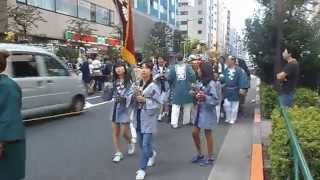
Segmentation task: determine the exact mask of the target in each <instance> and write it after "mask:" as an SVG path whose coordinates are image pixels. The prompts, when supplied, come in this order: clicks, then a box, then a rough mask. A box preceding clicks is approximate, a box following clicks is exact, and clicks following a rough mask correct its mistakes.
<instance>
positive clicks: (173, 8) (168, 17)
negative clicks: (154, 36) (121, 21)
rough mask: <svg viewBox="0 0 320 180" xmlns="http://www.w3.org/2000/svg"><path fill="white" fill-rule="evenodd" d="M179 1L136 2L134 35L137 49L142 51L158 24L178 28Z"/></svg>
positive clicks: (147, 0) (136, 0) (155, 0)
mask: <svg viewBox="0 0 320 180" xmlns="http://www.w3.org/2000/svg"><path fill="white" fill-rule="evenodd" d="M177 4H178V0H134V25H135V26H134V34H135V42H136V49H137V50H141V49H142V48H143V46H144V43H145V42H146V41H147V39H148V34H149V33H150V30H151V29H152V28H153V26H154V24H155V23H156V22H164V23H167V24H168V25H169V26H170V27H172V28H173V29H175V28H176V14H177Z"/></svg>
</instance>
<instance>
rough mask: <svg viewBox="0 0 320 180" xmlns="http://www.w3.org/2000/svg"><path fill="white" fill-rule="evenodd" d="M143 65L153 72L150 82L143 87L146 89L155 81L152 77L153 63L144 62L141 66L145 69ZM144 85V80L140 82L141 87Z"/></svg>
mask: <svg viewBox="0 0 320 180" xmlns="http://www.w3.org/2000/svg"><path fill="white" fill-rule="evenodd" d="M143 65H144V66H146V68H148V69H150V72H151V73H150V79H149V81H148V82H147V83H146V84H145V85H144V86H143V89H145V88H146V87H148V85H149V84H150V83H152V81H153V77H152V69H153V63H152V62H151V61H145V62H142V64H141V66H142V67H143ZM142 85H143V80H141V81H140V86H142Z"/></svg>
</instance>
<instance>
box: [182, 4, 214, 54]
mask: <svg viewBox="0 0 320 180" xmlns="http://www.w3.org/2000/svg"><path fill="white" fill-rule="evenodd" d="M217 1H218V0H194V1H193V3H191V2H190V1H189V0H179V3H178V13H177V24H178V27H179V29H180V30H181V31H183V32H184V33H185V34H186V35H188V38H189V39H191V40H199V41H200V42H202V43H205V44H207V45H208V47H209V48H213V47H214V44H215V41H216V40H215V38H216V34H217V14H218V13H217V11H218V9H217V7H218V4H217Z"/></svg>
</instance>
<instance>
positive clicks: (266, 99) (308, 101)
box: [260, 84, 320, 119]
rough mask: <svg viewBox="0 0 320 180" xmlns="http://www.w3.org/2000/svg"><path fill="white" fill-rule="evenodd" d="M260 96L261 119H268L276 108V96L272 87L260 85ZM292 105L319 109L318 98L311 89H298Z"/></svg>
mask: <svg viewBox="0 0 320 180" xmlns="http://www.w3.org/2000/svg"><path fill="white" fill-rule="evenodd" d="M260 96H261V109H262V114H263V117H264V118H266V119H270V118H271V117H270V116H271V113H272V111H273V110H274V109H275V108H276V107H277V106H278V100H277V97H278V94H277V92H276V91H275V90H274V89H273V88H272V86H270V85H266V84H261V86H260ZM294 105H296V106H299V107H310V106H316V107H320V97H319V96H318V95H317V93H316V92H315V91H313V90H311V89H307V88H298V89H297V91H296V95H295V101H294Z"/></svg>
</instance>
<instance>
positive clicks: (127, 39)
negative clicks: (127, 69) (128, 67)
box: [113, 0, 136, 64]
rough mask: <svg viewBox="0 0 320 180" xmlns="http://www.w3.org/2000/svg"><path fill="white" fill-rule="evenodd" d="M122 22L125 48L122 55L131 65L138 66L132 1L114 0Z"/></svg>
mask: <svg viewBox="0 0 320 180" xmlns="http://www.w3.org/2000/svg"><path fill="white" fill-rule="evenodd" d="M113 1H114V3H115V5H116V7H117V9H118V12H119V15H120V19H121V22H122V27H123V41H124V47H123V48H122V49H121V55H122V58H123V59H124V60H126V61H127V62H128V63H129V64H136V58H135V55H134V54H135V50H134V39H133V17H132V16H133V15H132V0H113Z"/></svg>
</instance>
